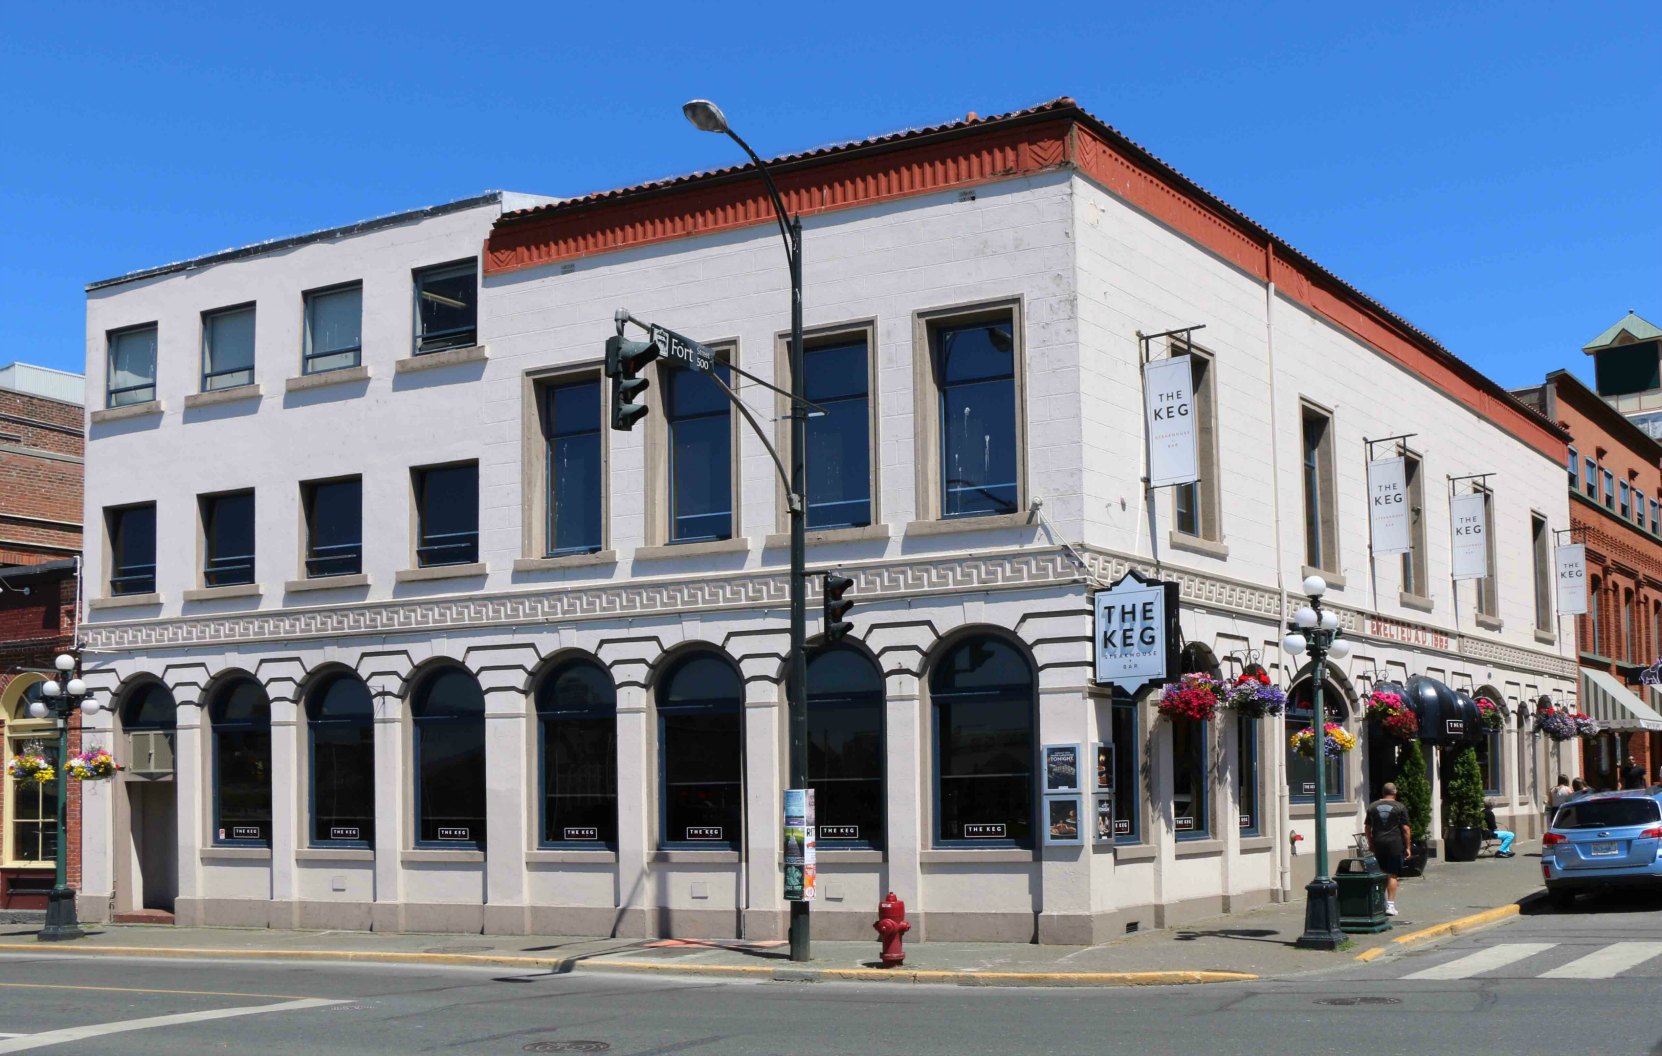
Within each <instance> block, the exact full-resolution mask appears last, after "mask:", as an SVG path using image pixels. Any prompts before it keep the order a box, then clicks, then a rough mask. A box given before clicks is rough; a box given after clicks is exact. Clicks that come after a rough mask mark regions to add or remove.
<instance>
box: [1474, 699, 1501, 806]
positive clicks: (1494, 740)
mask: <svg viewBox="0 0 1662 1056" xmlns="http://www.w3.org/2000/svg"><path fill="white" fill-rule="evenodd" d="M1476 699H1478V700H1486V701H1488V702H1489V703H1491V704H1493V705H1494V706H1495V707H1497V708H1499V709H1500V710H1501V713H1502V714H1505V713H1506V703H1505V700H1504V699H1503V698H1502V697H1501V695H1500V693H1499V692H1498V691H1495V690H1492V689H1489V688H1487V687H1485V688H1483V689H1479V690H1478V691H1477V697H1476ZM1503 728H1504V727H1503ZM1502 743H1503V740H1502V737H1501V731H1500V730H1485V731H1484V733H1483V739H1482V740H1481V741H1479V742H1477V743H1476V744H1474V745H1472V747H1473V748H1475V749H1477V769H1478V772H1479V773H1480V774H1481V775H1482V777H1483V792H1484V794H1485V795H1490V796H1498V795H1500V791H1501V772H1502V771H1503V770H1504V769H1505V763H1504V760H1505V758H1506V756H1505V753H1504V750H1503V748H1502V747H1501V745H1502Z"/></svg>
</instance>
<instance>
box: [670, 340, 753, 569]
mask: <svg viewBox="0 0 1662 1056" xmlns="http://www.w3.org/2000/svg"><path fill="white" fill-rule="evenodd" d="M725 356H726V353H724V354H723V360H722V361H718V362H717V363H716V364H715V366H714V368H713V370H712V373H713V374H714V375H715V376H716V377H719V378H720V379H721V381H722V382H723V383H724V384H728V385H731V384H732V372H731V371H730V370H729V369H728V367H727V363H726V362H725ZM665 366H666V367H667V364H666V365H665ZM658 378H659V380H660V381H661V383H662V385H663V388H662V394H663V404H664V423H665V427H666V429H667V430H668V443H669V466H668V471H669V495H668V500H669V501H668V506H669V521H668V529H669V530H668V535H669V541H670V542H672V543H691V542H701V541H707V540H714V539H731V538H732V537H733V526H734V525H733V490H734V489H733V479H734V476H735V467H734V464H733V463H734V459H733V446H734V445H733V405H732V404H731V403H729V402H728V399H727V394H726V393H725V392H723V391H722V388H721V385H718V384H716V382H715V381H714V380H713V379H712V378H711V376H710V374H706V373H703V372H702V371H695V370H682V369H678V368H674V367H669V368H668V369H664V367H660V368H659V373H658Z"/></svg>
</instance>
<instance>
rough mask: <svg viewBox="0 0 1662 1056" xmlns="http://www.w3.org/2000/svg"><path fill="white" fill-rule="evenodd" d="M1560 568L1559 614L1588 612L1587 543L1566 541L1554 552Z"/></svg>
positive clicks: (1553, 555) (1554, 562)
mask: <svg viewBox="0 0 1662 1056" xmlns="http://www.w3.org/2000/svg"><path fill="white" fill-rule="evenodd" d="M1552 563H1553V565H1554V566H1555V567H1556V568H1557V570H1558V614H1559V615H1560V616H1582V615H1585V614H1586V612H1587V544H1586V543H1565V544H1564V545H1563V546H1560V547H1558V548H1557V549H1555V550H1554V551H1553V552H1552Z"/></svg>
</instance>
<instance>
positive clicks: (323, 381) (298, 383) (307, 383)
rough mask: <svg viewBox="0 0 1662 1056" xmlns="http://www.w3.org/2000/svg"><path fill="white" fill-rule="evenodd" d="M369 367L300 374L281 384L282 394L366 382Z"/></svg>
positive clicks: (362, 366)
mask: <svg viewBox="0 0 1662 1056" xmlns="http://www.w3.org/2000/svg"><path fill="white" fill-rule="evenodd" d="M368 380H369V367H367V366H365V365H364V364H362V363H360V364H358V365H357V366H355V367H341V368H340V369H339V370H320V371H318V372H317V373H316V374H301V375H299V376H297V377H293V378H290V379H289V380H287V381H285V382H283V391H284V392H304V391H305V390H306V389H321V388H323V387H324V386H326V385H347V384H350V383H351V382H354V381H368Z"/></svg>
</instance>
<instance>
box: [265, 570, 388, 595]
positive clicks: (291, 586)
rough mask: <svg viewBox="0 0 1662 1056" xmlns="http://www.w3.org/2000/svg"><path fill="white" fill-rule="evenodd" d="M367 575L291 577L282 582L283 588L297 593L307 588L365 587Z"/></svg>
mask: <svg viewBox="0 0 1662 1056" xmlns="http://www.w3.org/2000/svg"><path fill="white" fill-rule="evenodd" d="M367 586H369V576H368V575H367V574H365V573H363V572H359V573H358V574H357V575H353V576H317V577H315V578H313V579H291V580H289V581H288V582H287V583H284V584H283V589H284V590H286V591H288V592H289V593H290V594H299V593H303V592H305V591H308V590H341V589H343V588H346V587H367Z"/></svg>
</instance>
